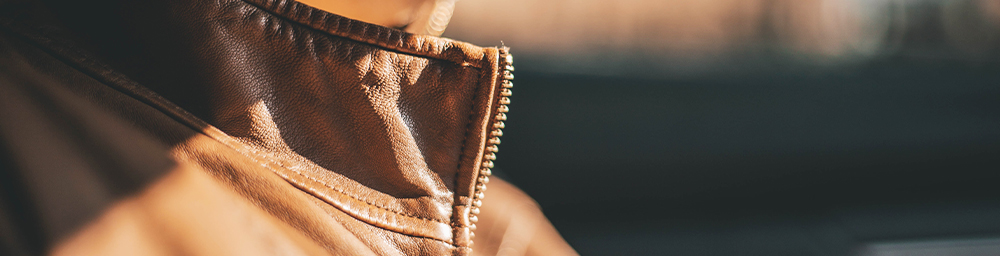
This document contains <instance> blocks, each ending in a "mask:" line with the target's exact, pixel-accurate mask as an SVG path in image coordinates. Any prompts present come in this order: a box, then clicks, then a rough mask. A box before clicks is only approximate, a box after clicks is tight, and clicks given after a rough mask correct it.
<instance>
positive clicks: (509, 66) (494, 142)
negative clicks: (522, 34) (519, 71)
mask: <svg viewBox="0 0 1000 256" xmlns="http://www.w3.org/2000/svg"><path fill="white" fill-rule="evenodd" d="M513 63H514V56H513V55H511V54H510V53H509V52H508V51H507V49H506V48H503V49H500V65H502V67H503V76H502V77H501V82H500V86H501V88H500V99H499V100H497V102H499V104H498V105H499V106H497V111H496V113H497V114H496V115H495V116H493V126H492V128H493V129H492V130H491V131H490V134H489V140H488V141H487V142H486V144H487V146H486V152H485V154H483V164H482V166H481V167H480V169H479V178H478V179H476V192H475V193H474V194H473V196H472V207H471V208H470V210H469V223H470V224H469V231H470V232H469V236H470V241H469V244H470V246H471V244H472V241H471V239H473V238H475V237H476V232H475V231H476V222H478V221H479V217H478V215H479V207H481V206H482V205H483V198H484V197H485V196H486V194H485V193H486V184H487V183H489V182H490V176H491V175H493V172H492V170H491V169H492V168H493V160H496V159H497V155H496V153H497V151H499V145H500V137H501V136H503V128H504V123H503V121H506V120H507V111H508V110H509V108H508V107H507V105H508V104H510V96H511V94H512V93H511V89H512V88H513V87H514V83H513V82H512V81H513V80H514V73H513V72H514V66H513Z"/></svg>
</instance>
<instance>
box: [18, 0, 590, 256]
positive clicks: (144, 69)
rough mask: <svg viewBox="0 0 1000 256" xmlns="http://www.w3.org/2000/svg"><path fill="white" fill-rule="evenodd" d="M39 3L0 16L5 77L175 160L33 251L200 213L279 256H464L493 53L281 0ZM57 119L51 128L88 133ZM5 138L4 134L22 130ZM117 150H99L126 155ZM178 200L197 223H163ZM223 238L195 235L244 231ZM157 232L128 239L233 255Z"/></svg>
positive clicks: (80, 248) (179, 213)
mask: <svg viewBox="0 0 1000 256" xmlns="http://www.w3.org/2000/svg"><path fill="white" fill-rule="evenodd" d="M43 4H44V5H42V4H37V3H32V2H28V1H8V2H3V3H0V6H3V7H4V9H5V10H2V13H3V16H2V18H3V20H2V22H3V23H2V24H3V26H4V29H3V30H2V32H3V33H4V34H5V35H6V36H5V37H4V38H5V39H4V41H3V42H4V46H5V47H6V48H7V49H8V50H7V52H8V53H9V54H8V55H9V56H10V57H8V58H7V59H6V60H5V63H13V64H9V65H13V66H17V67H18V68H17V69H12V70H18V71H17V72H14V71H11V72H8V74H7V75H8V76H10V77H19V76H26V74H34V73H38V75H37V76H40V77H54V78H51V79H53V80H52V82H51V83H43V84H51V86H49V87H51V88H53V89H51V90H49V91H47V92H44V93H42V94H41V95H49V94H51V95H63V94H65V95H73V96H66V97H70V98H80V99H79V100H71V101H81V102H86V103H81V104H82V105H85V106H86V107H82V109H84V110H79V111H83V112H82V113H90V112H97V113H103V112H107V113H109V114H107V115H109V116H110V117H109V119H112V120H118V121H114V122H112V123H119V122H120V123H123V125H121V127H131V128H119V127H118V126H114V127H103V128H100V129H103V130H102V131H108V132H111V133H114V131H118V130H135V132H134V133H137V134H143V135H141V136H140V135H136V136H135V137H144V136H148V138H151V139H150V140H151V141H153V142H150V145H154V146H138V147H139V149H141V150H145V149H146V148H158V149H155V150H154V151H157V150H159V151H164V152H165V154H166V155H168V157H167V159H168V160H164V161H167V162H173V163H174V164H173V165H166V166H173V167H169V168H167V167H164V168H155V170H156V173H157V174H156V175H153V176H152V177H153V178H149V179H147V180H148V181H144V182H140V183H138V184H140V185H135V188H134V189H130V190H128V192H127V193H126V192H123V193H121V195H119V196H113V197H110V198H109V199H105V200H104V202H105V203H102V204H100V205H98V206H95V207H97V208H94V209H101V208H106V209H108V210H107V211H106V212H104V213H100V216H102V217H100V218H97V219H96V220H95V222H94V223H90V224H87V225H83V224H82V223H78V224H74V225H69V227H71V229H74V228H82V229H83V231H81V233H80V234H86V235H79V236H67V234H68V233H66V232H62V231H61V232H57V233H58V234H57V235H54V236H53V237H52V238H50V239H47V240H51V241H63V244H64V245H63V246H61V247H59V248H58V250H57V251H56V252H67V251H68V252H92V253H99V252H108V251H102V250H104V249H109V248H111V247H108V248H97V247H93V246H88V244H90V243H94V242H93V241H95V240H93V239H95V237H97V238H100V237H105V238H106V240H107V241H114V240H115V239H122V236H121V235H122V234H128V232H125V233H121V232H124V231H122V230H124V229H123V228H122V227H123V226H120V225H123V224H121V223H132V222H134V223H140V224H141V225H140V226H143V225H144V226H143V227H146V228H149V229H150V230H146V231H142V229H140V230H139V231H135V230H133V231H129V232H137V234H148V233H149V232H155V231H153V230H156V228H150V227H151V226H150V225H152V227H156V226H163V225H180V226H183V225H186V224H179V223H177V222H171V221H163V220H170V219H175V221H176V220H183V219H190V221H191V222H193V223H200V222H204V221H205V220H210V219H211V218H209V217H205V218H200V217H198V216H207V215H206V214H207V212H206V211H208V212H212V211H214V212H215V213H216V214H217V215H214V216H235V217H239V218H246V219H247V220H248V221H249V222H248V223H259V224H255V225H257V227H260V229H261V230H271V231H268V232H273V233H274V235H275V236H276V238H274V239H276V240H273V241H272V240H269V241H272V242H274V243H276V244H280V245H281V246H276V247H274V248H285V247H287V248H289V249H288V250H280V251H281V252H283V253H288V254H293V255H294V254H313V253H310V252H316V250H324V251H326V252H328V253H334V254H359V255H363V254H371V253H374V254H379V255H399V254H405V255H441V254H452V255H466V254H469V253H470V252H471V249H470V247H469V246H470V245H471V244H472V243H471V239H472V238H471V236H469V235H468V234H469V233H468V232H469V229H468V226H469V224H470V222H469V217H468V214H469V213H468V206H469V205H471V199H470V198H471V193H472V191H473V186H474V185H475V184H474V181H475V180H476V175H478V171H477V169H478V166H479V165H480V161H481V160H480V159H482V157H483V151H484V147H485V146H486V141H485V140H486V133H487V126H488V125H489V124H490V123H491V119H490V117H491V116H492V114H494V113H493V110H492V109H495V104H496V99H497V98H498V96H497V94H498V87H499V82H500V81H499V79H498V75H499V67H498V58H499V50H498V49H496V48H480V47H476V46H473V45H470V44H466V43H462V42H457V41H452V40H449V39H443V38H438V37H432V36H422V35H414V34H408V33H404V32H401V31H398V30H394V29H390V28H385V27H380V26H376V25H372V24H367V23H363V22H359V21H354V20H350V19H346V18H343V17H340V16H336V15H333V14H330V13H326V12H323V11H320V10H317V9H314V8H312V7H309V6H306V5H303V4H300V3H297V2H294V1H284V0H218V1H195V0H188V1H122V2H118V1H97V2H94V3H86V5H87V8H84V9H80V8H76V7H80V5H81V4H80V3H67V2H60V1H48V2H43ZM49 12H51V13H49ZM32 13H37V14H35V15H32ZM84 17H98V18H95V19H90V20H88V19H85V18H84ZM47 79H49V78H47ZM19 81H20V80H19ZM15 82H16V81H15ZM18 83H21V84H23V82H18ZM18 83H13V84H18ZM29 84H30V83H29ZM35 87H37V86H35ZM35 87H30V86H29V87H23V88H22V87H13V88H15V89H11V90H14V91H21V90H25V89H24V88H35ZM16 88H21V89H16ZM45 88H48V87H45ZM161 95H162V96H161ZM60 97H62V96H60ZM56 98H58V97H55V96H52V97H48V98H47V97H41V98H38V101H39V102H41V103H39V104H44V102H47V101H58V100H57V99H56ZM29 105H30V104H29ZM91 109H92V110H91ZM67 111H68V112H67V113H64V114H60V115H69V116H79V118H82V119H85V120H90V119H92V118H89V117H87V116H89V114H79V113H76V112H79V111H76V112H74V111H69V110H67ZM102 115H103V114H102ZM5 120H8V119H5ZM5 122H6V121H5ZM6 127H8V129H6V130H5V131H8V133H7V134H6V136H7V137H10V136H15V137H16V136H19V135H17V134H18V133H30V132H28V131H21V130H18V129H13V128H10V127H19V126H17V125H7V126H6ZM12 129H13V131H20V132H16V133H15V132H10V131H12ZM95 129H97V128H95ZM71 134H72V133H71ZM105 136H110V135H105ZM5 142H6V141H5ZM7 143H8V144H9V142H7ZM127 144H128V143H125V144H121V145H118V144H115V145H112V146H107V147H108V148H115V149H118V150H125V151H127V150H130V149H129V148H131V147H136V146H127ZM45 145H48V144H45ZM11 147H13V146H11ZM83 147H86V146H83ZM8 150H18V151H19V150H20V149H18V148H14V149H8ZM112 152H114V151H112ZM67 154H68V155H73V154H70V153H67ZM80 157H82V158H88V155H87V154H82V155H81V156H80ZM91 158H92V157H91ZM136 158H137V159H141V157H136ZM10 161H11V162H14V163H21V162H23V159H21V158H18V157H14V158H13V160H10ZM126 163H127V161H126ZM119 169H123V170H127V169H128V168H125V167H121V168H119ZM32 170H33V169H30V168H28V169H22V172H24V173H29V174H30V173H32ZM92 172H94V173H103V171H101V170H99V169H95V170H93V171H92ZM39 182H41V183H46V182H50V181H48V180H43V181H39ZM125 183H128V184H131V183H129V182H125ZM104 185H106V186H112V187H113V186H117V185H115V184H110V185H108V184H104ZM26 190H30V191H43V192H44V191H45V190H44V189H42V190H33V189H30V188H29V189H26ZM181 191H187V193H183V192H181ZM191 191H201V192H199V193H204V195H205V198H203V199H197V198H196V196H194V195H195V194H197V193H194V194H192V193H191ZM67 197H70V198H71V197H72V196H67ZM118 200H120V201H118ZM178 200H180V201H184V200H188V201H191V202H201V203H204V205H205V207H207V208H202V209H199V208H197V207H195V208H190V207H177V209H176V212H173V213H162V211H164V209H166V208H164V207H168V208H169V206H171V205H177V202H178ZM521 200H528V201H530V199H527V197H524V198H522V199H521ZM229 201H232V202H234V204H233V206H232V207H229V208H225V207H224V208H218V209H216V210H212V211H209V210H207V209H214V208H212V207H215V206H214V205H217V204H218V202H229ZM109 202H117V203H115V204H114V206H108V205H109ZM171 202H173V203H171ZM211 202H216V203H211ZM193 205H197V204H193ZM536 209H537V207H536ZM150 213H153V214H152V215H150ZM93 214H98V213H97V212H94V213H93ZM227 214H228V215H227ZM537 215H538V216H534V217H531V218H541V220H542V221H543V222H544V223H547V222H545V221H544V217H542V216H540V213H539V214H537ZM149 216H153V217H149ZM240 216H242V217H240ZM130 221H131V222H130ZM227 223H228V224H227ZM81 225H83V226H81ZM213 225H214V226H213ZM234 225H235V224H233V223H231V222H226V221H218V223H214V224H212V223H206V224H204V225H203V226H202V227H201V228H202V229H201V231H204V232H209V233H211V232H215V231H213V230H229V231H226V232H237V231H239V230H241V228H240V227H236V226H234ZM237 226H238V225H237ZM244 228H245V227H244ZM163 230H164V232H165V233H164V234H163V235H162V236H153V237H143V236H142V235H137V236H136V237H139V238H137V239H139V240H141V241H145V242H147V243H138V244H140V245H141V246H137V247H136V248H138V249H136V250H139V251H141V250H143V249H150V248H161V249H162V248H169V247H171V246H172V245H171V244H160V243H163V242H164V241H174V240H177V241H180V242H177V243H180V244H179V245H177V244H175V245H173V246H175V247H176V248H182V249H183V250H181V251H174V252H173V253H170V252H169V250H168V252H167V253H165V254H204V255H212V254H213V253H211V252H218V253H221V254H234V253H238V251H228V250H223V249H219V250H215V251H213V250H214V249H211V248H210V247H211V246H208V247H206V246H205V245H199V242H197V241H195V240H197V239H195V240H191V241H188V240H190V239H192V238H189V236H194V237H202V236H201V235H196V234H199V232H201V231H199V229H198V228H196V227H192V228H179V229H169V228H168V229H163ZM126 231H127V230H126ZM257 231H258V232H259V230H257ZM248 232H253V231H248ZM552 232H554V230H553V231H552ZM218 235H219V236H227V235H226V233H224V232H223V233H218ZM483 237H486V238H483ZM556 237H557V238H558V234H556ZM88 239H89V240H88ZM205 239H207V240H211V239H210V238H205ZM479 239H491V238H489V236H480V237H477V241H478V240H479ZM497 239H501V238H497ZM42 240H46V239H42ZM244 240H247V241H253V239H250V238H246V239H244ZM265 240H267V239H265ZM557 240H559V241H561V240H560V239H557ZM88 241H89V242H88ZM101 241H105V240H101ZM184 241H188V242H184ZM199 241H200V240H199ZM487 241H489V240H487ZM206 243H207V242H206ZM226 244H229V245H230V246H234V247H239V243H226ZM253 246H261V245H259V244H258V245H253ZM41 247H42V248H44V247H51V245H42V246H41ZM74 248H76V249H74ZM95 248H96V249H95ZM249 248H255V247H252V246H251V247H249ZM263 248H270V247H266V246H265V247H263ZM567 248H568V247H567ZM111 249H113V248H111ZM125 249H128V248H125ZM272 249H273V248H272ZM178 250H180V249H178ZM29 251H30V250H29ZM127 252H129V251H128V250H124V251H120V252H118V253H127ZM570 252H571V250H570Z"/></svg>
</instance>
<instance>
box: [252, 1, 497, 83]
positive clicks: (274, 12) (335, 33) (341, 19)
mask: <svg viewBox="0 0 1000 256" xmlns="http://www.w3.org/2000/svg"><path fill="white" fill-rule="evenodd" d="M239 1H242V2H244V3H246V4H248V5H250V6H253V7H256V8H257V9H260V10H262V11H264V12H265V13H268V14H271V15H272V16H275V17H277V18H279V19H282V20H285V21H287V22H290V23H293V24H298V25H301V26H305V27H307V28H309V29H311V30H315V31H318V32H321V33H323V34H327V35H330V36H335V37H340V38H344V39H348V40H351V41H354V42H357V43H362V44H366V45H370V46H372V47H376V48H380V49H385V50H388V51H393V52H398V53H403V54H407V55H412V56H415V57H423V58H429V59H436V60H441V61H447V62H451V63H454V64H457V65H460V66H470V67H473V68H476V69H482V68H483V67H482V66H475V65H473V63H475V62H472V61H467V60H464V62H461V63H460V62H456V61H454V60H450V59H447V58H443V57H440V56H428V55H424V54H421V53H420V52H419V51H420V50H421V49H416V48H423V45H422V44H423V43H424V41H425V40H418V43H420V44H421V45H420V46H419V47H410V48H414V49H400V48H398V47H395V46H391V45H387V44H384V43H378V42H370V41H363V40H358V39H356V38H352V37H351V36H352V35H354V36H361V35H357V34H355V33H349V32H343V31H334V30H332V29H329V28H326V27H325V26H320V25H317V24H315V23H316V22H313V21H312V20H313V19H311V18H312V16H313V15H315V14H314V13H316V12H318V13H320V14H321V15H323V16H324V17H323V18H324V19H323V20H328V19H330V17H328V16H333V18H335V19H336V21H337V22H338V23H339V22H347V23H348V25H351V26H353V25H363V26H364V27H363V28H364V29H368V28H371V27H382V26H378V25H375V24H369V23H364V22H361V21H355V20H350V19H348V18H344V17H341V16H339V15H336V14H332V13H328V12H325V11H322V10H319V9H316V8H314V7H312V6H308V5H305V4H302V3H299V2H295V1H293V2H292V3H291V5H293V6H294V7H292V8H304V9H306V11H307V12H308V14H307V15H309V16H308V17H309V18H310V19H308V20H309V21H308V22H302V21H298V20H296V19H294V18H291V17H286V16H285V15H288V16H293V15H290V13H287V12H281V11H278V10H273V9H271V8H267V7H265V6H262V5H261V4H258V3H255V2H253V1H251V0H239ZM264 1H270V2H271V3H273V0H264ZM265 4H266V3H265ZM384 28H386V29H393V28H388V27H384ZM393 30H394V29H393ZM366 32H367V30H366ZM397 32H398V33H401V34H402V35H401V36H400V37H399V40H400V41H402V40H403V36H406V35H411V36H418V35H415V34H410V33H407V32H404V31H397ZM454 43H460V42H456V41H449V42H448V44H454Z"/></svg>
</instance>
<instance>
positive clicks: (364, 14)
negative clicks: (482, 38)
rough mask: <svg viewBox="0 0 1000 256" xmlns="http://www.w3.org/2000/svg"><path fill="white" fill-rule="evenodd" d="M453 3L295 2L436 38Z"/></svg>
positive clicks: (403, 0)
mask: <svg viewBox="0 0 1000 256" xmlns="http://www.w3.org/2000/svg"><path fill="white" fill-rule="evenodd" d="M454 1H455V0H299V2H302V3H304V4H307V5H309V6H312V7H316V8H318V9H321V10H324V11H327V12H330V13H334V14H338V15H341V16H344V17H347V18H351V19H355V20H360V21H364V22H368V23H373V24H378V25H382V26H386V27H392V28H397V29H400V30H404V31H407V32H410V33H415V34H426V35H440V34H441V33H442V32H444V27H445V26H446V25H447V23H448V20H449V19H451V13H452V11H453V10H454V6H455V5H454Z"/></svg>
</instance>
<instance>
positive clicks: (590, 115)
mask: <svg viewBox="0 0 1000 256" xmlns="http://www.w3.org/2000/svg"><path fill="white" fill-rule="evenodd" d="M769 2H770V4H772V5H773V4H774V3H775V2H777V1H769ZM913 2H918V1H913ZM965 2H970V3H971V2H972V1H965ZM463 3H464V2H460V3H459V10H458V11H459V12H461V11H462V9H461V5H462V4H463ZM895 7H896V10H897V11H892V12H889V13H882V14H885V15H889V16H891V15H899V14H900V13H906V14H907V15H908V16H907V17H908V21H907V22H906V23H902V24H901V23H899V22H895V23H894V22H889V25H886V26H887V27H888V28H889V29H886V30H884V31H885V32H884V33H881V34H876V35H877V36H879V38H878V39H879V40H880V42H889V43H885V44H883V45H882V46H879V47H877V51H874V52H867V53H863V54H860V53H857V52H849V51H847V52H841V53H837V54H833V55H830V54H819V55H820V56H818V57H817V54H812V53H809V52H805V53H803V52H795V51H790V50H787V48H789V46H788V45H786V44H782V42H783V41H782V40H783V39H782V37H780V36H778V35H780V34H781V33H771V32H773V31H774V30H775V26H769V25H762V26H760V27H757V28H756V31H757V32H758V33H757V36H755V37H753V38H754V40H755V41H753V42H749V43H742V44H737V46H736V47H729V48H727V49H726V50H724V51H722V53H718V54H714V55H713V54H708V55H711V56H707V55H706V56H701V57H699V56H698V55H695V57H691V56H690V55H684V56H683V58H682V57H677V56H676V55H671V54H672V53H671V52H669V51H667V52H664V51H658V52H653V53H650V54H645V53H646V52H647V50H648V51H652V50H649V49H644V48H642V47H634V46H626V47H619V48H614V47H590V46H587V45H584V46H582V49H584V50H581V52H580V53H579V55H574V53H572V52H571V53H559V54H548V53H545V52H544V51H541V50H539V51H532V48H531V47H532V45H528V46H527V48H528V49H527V50H525V53H524V54H518V50H517V49H518V48H517V45H516V44H515V43H514V42H507V43H505V44H506V45H508V46H512V47H514V50H513V52H514V54H515V57H516V60H515V66H516V67H517V69H518V70H517V72H516V77H517V78H516V80H515V87H514V96H513V97H512V101H513V103H512V104H511V112H510V115H509V117H510V119H509V121H508V122H507V129H505V130H504V133H505V136H504V138H503V144H502V145H501V152H500V154H499V159H498V160H497V166H498V168H497V169H498V171H497V173H499V174H498V175H499V176H501V177H503V178H506V179H507V180H509V181H510V182H512V183H513V184H515V185H517V186H518V187H520V188H521V189H523V190H525V191H526V192H528V193H529V194H530V195H532V196H533V197H534V198H535V199H536V200H537V201H538V203H539V204H540V205H541V206H542V208H543V211H544V212H545V213H546V215H547V216H548V217H549V218H550V220H551V221H552V223H553V224H554V225H555V226H556V228H557V229H559V230H560V231H561V233H562V234H563V236H564V237H565V238H566V239H567V241H568V242H569V243H570V244H571V245H572V246H573V247H574V248H576V249H577V250H578V251H579V252H580V253H581V254H583V255H1000V197H998V195H1000V186H998V185H997V184H998V181H1000V179H998V178H1000V172H998V170H1000V62H998V61H997V60H998V58H997V57H1000V55H998V54H997V52H998V51H997V49H998V48H1000V47H997V46H998V45H997V44H996V43H995V41H989V40H991V39H989V38H991V37H990V36H991V35H993V34H997V33H996V31H998V30H996V29H995V28H996V27H1000V26H995V25H996V23H991V22H993V21H986V20H985V19H978V18H976V19H973V20H971V21H967V22H970V23H971V24H974V25H975V24H979V25H982V24H986V25H982V26H981V27H984V28H986V29H985V30H982V29H981V30H976V31H977V32H974V33H972V34H971V35H969V36H968V37H969V38H973V39H976V40H980V41H982V42H983V43H980V44H976V47H979V48H976V49H974V50H975V51H973V52H971V53H970V51H968V47H967V46H968V44H960V43H955V42H956V41H955V40H952V39H954V37H955V35H954V33H950V32H949V31H947V29H948V28H947V27H945V26H943V25H941V24H943V23H945V22H944V20H945V19H946V18H947V17H943V16H942V13H945V12H943V11H942V10H943V9H945V8H952V7H948V6H944V4H933V3H923V4H913V3H910V4H899V5H898V6H895ZM899 10H902V11H899ZM967 13H974V11H973V9H969V10H968V12H967ZM974 14H975V13H974ZM695 15H697V14H695ZM877 15H878V14H877ZM970 17H973V18H975V17H979V16H970ZM597 18H600V17H597ZM456 19H459V21H461V19H462V17H460V16H456ZM453 22H454V21H453ZM468 31H471V30H462V29H461V28H460V29H459V31H458V32H451V34H446V35H448V36H451V37H455V38H459V39H462V38H463V36H464V37H473V38H476V37H475V35H473V34H469V33H470V32H468ZM769 31H770V32H769ZM983 31H986V32H983ZM487 32H489V31H484V32H482V33H487ZM793 32H794V31H793ZM463 33H464V34H463ZM512 33H516V32H512ZM976 33H981V35H977V34H976ZM990 33H993V34H990ZM776 34H777V35H776ZM785 34H787V33H785ZM537 36H544V34H540V35H537ZM862 36H866V35H862ZM581 38H582V39H581V40H585V39H586V37H581ZM663 40H667V41H669V40H670V39H669V38H666V39H663ZM959 41H960V40H959ZM477 43H482V42H477ZM588 47H590V48H588ZM622 48H624V49H622ZM588 49H589V50H588ZM682 50H683V49H682ZM560 54H561V55H560ZM580 55H585V56H591V57H588V59H590V60H597V61H594V62H591V63H584V64H578V63H570V62H572V61H574V60H575V59H579V56H580ZM720 55H722V57H719V56H720ZM844 55H849V57H843V56H844ZM594 56H596V57H594ZM602 56H603V57H602ZM859 56H860V57H859ZM678 58H682V59H681V60H680V61H678ZM684 58H687V59H698V58H703V59H704V58H707V59H711V61H708V63H709V64H704V63H705V62H704V61H703V62H699V63H698V64H697V67H694V68H692V67H690V66H693V64H690V65H689V64H685V63H684V62H685V61H684V60H685V59H684ZM601 59H607V60H608V61H607V62H601V61H600V60H601ZM844 59H847V60H844ZM658 60H662V61H658ZM561 61H562V62H561ZM572 65H579V66H581V67H583V68H582V69H580V70H576V71H573V70H569V71H567V70H568V69H566V68H560V67H566V66H572ZM607 70H612V72H603V71H607ZM678 70H681V71H678ZM688 70H695V71H688Z"/></svg>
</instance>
